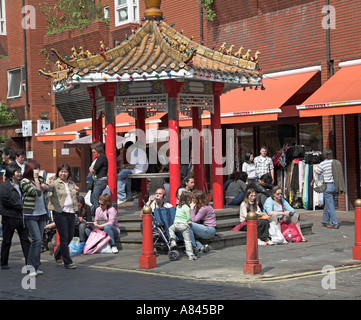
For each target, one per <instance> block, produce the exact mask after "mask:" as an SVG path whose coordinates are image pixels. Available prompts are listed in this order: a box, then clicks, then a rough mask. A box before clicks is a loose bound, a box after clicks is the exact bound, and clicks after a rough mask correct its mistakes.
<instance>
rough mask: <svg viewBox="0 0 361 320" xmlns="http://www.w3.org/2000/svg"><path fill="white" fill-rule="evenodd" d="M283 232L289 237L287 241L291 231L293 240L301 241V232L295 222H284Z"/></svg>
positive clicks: (282, 225)
mask: <svg viewBox="0 0 361 320" xmlns="http://www.w3.org/2000/svg"><path fill="white" fill-rule="evenodd" d="M281 232H282V235H283V236H284V237H285V239H287V240H286V241H289V238H288V237H289V234H290V233H291V235H292V236H291V242H301V241H302V236H301V234H300V232H299V231H298V229H297V227H296V225H295V224H294V223H289V224H287V223H284V222H283V223H282V224H281Z"/></svg>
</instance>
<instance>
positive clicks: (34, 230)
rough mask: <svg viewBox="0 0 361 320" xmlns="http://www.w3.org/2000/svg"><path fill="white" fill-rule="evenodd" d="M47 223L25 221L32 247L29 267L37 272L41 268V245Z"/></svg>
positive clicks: (43, 221)
mask: <svg viewBox="0 0 361 320" xmlns="http://www.w3.org/2000/svg"><path fill="white" fill-rule="evenodd" d="M45 225H46V221H45V220H42V221H36V220H25V226H26V228H27V229H28V231H29V236H30V238H31V245H30V250H29V255H28V263H27V264H28V265H30V266H33V267H34V268H35V270H37V269H38V268H39V266H40V254H41V244H42V242H43V234H44V227H45Z"/></svg>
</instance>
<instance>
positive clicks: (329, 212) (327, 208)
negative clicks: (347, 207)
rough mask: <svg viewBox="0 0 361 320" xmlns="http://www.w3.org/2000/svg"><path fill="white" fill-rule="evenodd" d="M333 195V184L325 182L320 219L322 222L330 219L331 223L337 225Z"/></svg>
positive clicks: (328, 221)
mask: <svg viewBox="0 0 361 320" xmlns="http://www.w3.org/2000/svg"><path fill="white" fill-rule="evenodd" d="M334 196H335V185H334V184H333V183H327V184H326V190H325V192H324V193H323V201H324V207H323V216H322V221H323V222H324V223H327V224H329V223H330V220H331V225H333V226H335V225H337V218H336V211H335V204H334V200H333V198H334Z"/></svg>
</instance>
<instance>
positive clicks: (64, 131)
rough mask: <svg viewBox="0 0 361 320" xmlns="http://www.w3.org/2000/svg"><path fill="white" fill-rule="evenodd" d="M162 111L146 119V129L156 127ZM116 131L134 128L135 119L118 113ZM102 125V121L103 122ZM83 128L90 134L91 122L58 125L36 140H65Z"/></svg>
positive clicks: (71, 138) (73, 136) (74, 136)
mask: <svg viewBox="0 0 361 320" xmlns="http://www.w3.org/2000/svg"><path fill="white" fill-rule="evenodd" d="M163 115H164V113H158V114H156V115H154V116H152V117H150V118H148V119H146V129H148V128H158V122H160V118H161V117H162V116H163ZM115 121H116V127H115V129H116V133H122V132H128V131H130V130H134V129H135V119H134V118H133V117H131V116H129V115H128V113H120V114H118V115H117V116H116V117H115ZM103 127H104V123H103ZM81 130H85V131H86V134H87V135H90V134H92V122H91V120H88V121H79V122H76V123H72V124H69V125H67V126H63V127H59V128H56V129H53V130H49V131H46V132H42V133H39V134H37V135H36V138H37V139H38V141H66V140H74V139H76V138H77V134H78V133H79V131H81Z"/></svg>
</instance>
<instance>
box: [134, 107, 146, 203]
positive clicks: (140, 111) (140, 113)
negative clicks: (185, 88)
mask: <svg viewBox="0 0 361 320" xmlns="http://www.w3.org/2000/svg"><path fill="white" fill-rule="evenodd" d="M135 127H136V129H138V130H141V131H142V132H143V133H144V135H143V134H140V135H138V141H139V140H140V139H141V140H143V141H140V143H141V145H142V146H144V150H145V146H146V143H147V141H146V129H145V108H137V119H136V121H135ZM146 194H147V179H142V182H141V196H140V197H139V199H138V205H139V207H143V201H142V199H143V197H144V196H145V195H146Z"/></svg>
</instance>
